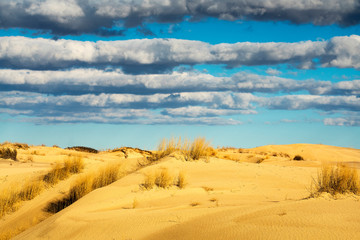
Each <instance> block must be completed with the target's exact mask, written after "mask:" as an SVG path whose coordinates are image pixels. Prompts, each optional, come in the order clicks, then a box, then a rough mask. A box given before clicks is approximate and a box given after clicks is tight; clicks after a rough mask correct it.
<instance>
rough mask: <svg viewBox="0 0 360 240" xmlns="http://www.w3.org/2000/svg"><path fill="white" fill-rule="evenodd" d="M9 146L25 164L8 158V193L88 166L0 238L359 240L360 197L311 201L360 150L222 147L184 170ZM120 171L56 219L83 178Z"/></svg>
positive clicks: (110, 156) (357, 159)
mask: <svg viewBox="0 0 360 240" xmlns="http://www.w3.org/2000/svg"><path fill="white" fill-rule="evenodd" d="M3 147H11V148H14V149H17V161H14V160H11V159H1V158H0V190H2V191H3V193H5V192H6V191H8V187H9V186H14V188H15V186H17V187H19V186H21V185H23V184H24V182H25V181H35V180H34V179H42V178H43V176H44V175H45V174H47V173H48V172H49V171H51V170H52V169H54V166H55V163H56V162H59V163H60V164H62V163H63V161H64V160H67V159H72V158H73V157H77V158H81V159H82V160H83V162H84V164H85V165H84V166H85V167H84V169H83V170H81V173H71V174H69V175H68V176H67V177H66V178H64V179H62V180H60V181H59V182H58V183H56V184H54V185H51V186H50V185H47V184H45V183H44V184H45V185H44V186H45V187H44V188H43V190H42V191H41V192H40V193H39V195H37V196H36V197H35V198H33V199H32V200H28V201H21V202H19V203H17V204H16V206H15V207H14V209H13V210H12V211H11V212H8V213H7V214H5V215H4V216H2V217H1V220H0V233H1V234H0V239H7V238H10V237H14V239H133V240H135V239H154V240H155V239H156V240H159V239H164V240H165V239H360V227H359V226H360V202H359V200H360V197H359V196H358V195H355V194H350V193H348V194H341V195H334V196H333V195H331V194H329V193H323V194H320V195H319V196H318V197H315V198H311V197H309V196H310V191H311V190H310V187H311V184H312V181H313V179H316V178H317V175H318V173H319V171H320V169H321V167H322V166H323V165H324V164H337V163H339V162H340V163H342V164H345V165H347V166H349V167H350V168H355V169H357V170H356V171H359V170H358V169H359V166H360V150H359V149H351V148H342V147H334V146H327V145H314V144H292V145H269V146H262V147H257V148H252V149H235V148H222V149H213V150H211V151H209V152H208V153H207V156H202V157H200V159H199V160H196V161H186V160H189V159H187V158H186V157H184V152H183V151H180V150H175V151H174V152H171V153H170V154H169V155H167V156H164V157H161V158H157V157H156V156H160V155H156V154H157V153H156V152H154V151H153V152H151V151H143V150H140V149H134V148H121V149H116V150H114V151H99V152H98V153H96V152H95V151H93V152H83V151H77V150H79V149H76V148H74V149H61V148H59V147H45V146H30V147H29V148H20V147H18V146H15V145H11V144H8V145H6V146H5V145H4V146H3ZM80 150H81V149H80ZM295 156H300V157H301V159H302V160H294V158H295ZM109 164H110V165H109ZM111 164H112V165H111ZM114 164H118V165H116V166H118V168H119V169H117V171H118V176H117V178H116V179H118V180H116V179H114V182H113V183H111V184H109V185H107V186H104V187H97V188H94V189H92V190H93V191H91V192H90V193H88V194H86V195H85V196H84V197H82V198H80V199H79V200H77V201H75V202H74V203H72V204H71V205H70V206H68V207H66V208H65V209H63V210H61V211H59V212H57V213H54V212H51V211H48V209H49V204H50V203H54V202H56V201H59V200H62V199H65V198H66V197H68V196H69V189H70V188H71V187H73V186H75V185H76V184H78V183H79V181H80V180H79V179H81V178H83V179H84V176H86V178H88V179H89V178H92V180H91V181H92V182H91V183H89V184H90V185H91V186H95V185H96V184H95V183H94V182H95V179H96V176H99V174H100V175H101V172H102V171H103V169H105V167H106V166H115V165H114ZM59 166H60V165H59ZM61 166H62V165H61ZM180 178H181V181H183V182H182V183H183V184H184V185H179V181H180ZM151 181H152V182H151ZM149 183H151V184H150V185H151V187H149V186H150V185H149ZM162 184H165V185H164V186H166V187H165V188H163V187H161V186H163V185H162ZM90 185H88V187H89V186H90ZM91 186H90V188H91Z"/></svg>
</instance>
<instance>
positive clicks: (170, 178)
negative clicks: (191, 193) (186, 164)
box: [141, 168, 186, 190]
mask: <svg viewBox="0 0 360 240" xmlns="http://www.w3.org/2000/svg"><path fill="white" fill-rule="evenodd" d="M185 185H186V180H185V174H184V173H183V172H180V173H179V175H178V176H177V177H176V176H174V175H172V174H170V172H169V170H168V169H167V168H163V169H161V170H157V171H156V172H155V173H147V174H145V179H144V183H143V184H141V186H142V187H144V188H145V189H147V190H150V189H152V188H154V187H155V186H157V187H160V188H169V187H171V186H177V187H179V188H184V187H185Z"/></svg>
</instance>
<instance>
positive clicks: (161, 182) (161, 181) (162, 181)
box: [155, 168, 174, 188]
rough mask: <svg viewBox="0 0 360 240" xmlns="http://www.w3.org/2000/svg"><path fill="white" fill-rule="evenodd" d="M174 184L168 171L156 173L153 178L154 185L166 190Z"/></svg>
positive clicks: (163, 170)
mask: <svg viewBox="0 0 360 240" xmlns="http://www.w3.org/2000/svg"><path fill="white" fill-rule="evenodd" d="M173 183H174V177H173V176H171V175H170V173H169V170H168V169H166V168H164V169H162V170H160V171H159V172H157V174H156V176H155V185H156V186H158V187H161V188H168V187H170V186H171V185H172V184H173Z"/></svg>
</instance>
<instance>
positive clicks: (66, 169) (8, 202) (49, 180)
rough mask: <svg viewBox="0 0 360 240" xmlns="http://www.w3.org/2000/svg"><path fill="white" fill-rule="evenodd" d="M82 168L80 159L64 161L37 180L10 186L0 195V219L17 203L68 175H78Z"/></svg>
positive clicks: (14, 207)
mask: <svg viewBox="0 0 360 240" xmlns="http://www.w3.org/2000/svg"><path fill="white" fill-rule="evenodd" d="M83 168H84V162H83V160H82V158H79V157H75V158H70V159H68V160H65V161H64V164H63V165H61V164H59V163H57V164H55V165H54V166H53V167H52V169H51V170H50V171H49V172H48V173H47V174H45V175H44V176H43V177H41V178H39V179H30V180H27V181H25V184H23V185H21V186H20V185H19V186H10V187H9V188H8V189H5V190H4V191H2V194H0V217H1V216H3V215H5V214H6V213H7V212H11V211H14V210H15V209H16V208H17V207H18V206H19V203H20V202H22V201H28V200H31V199H33V198H35V197H36V196H37V195H39V194H40V193H41V192H42V191H43V190H44V188H45V187H46V185H50V186H51V185H54V184H56V183H58V182H59V181H60V180H63V179H65V178H67V177H68V176H69V175H70V174H74V173H79V172H80V171H81V170H82V169H83Z"/></svg>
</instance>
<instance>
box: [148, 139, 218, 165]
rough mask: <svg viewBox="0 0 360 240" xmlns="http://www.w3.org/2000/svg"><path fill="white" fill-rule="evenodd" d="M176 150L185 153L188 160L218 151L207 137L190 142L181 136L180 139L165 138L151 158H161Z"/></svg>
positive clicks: (154, 159) (213, 154) (153, 159)
mask: <svg viewBox="0 0 360 240" xmlns="http://www.w3.org/2000/svg"><path fill="white" fill-rule="evenodd" d="M175 151H179V152H181V153H183V154H184V156H185V160H186V161H190V160H198V159H200V158H201V157H206V156H215V155H216V151H215V150H214V149H213V148H212V147H211V146H210V144H209V142H207V141H206V140H205V138H196V139H195V140H194V141H193V142H190V141H189V140H188V139H184V140H182V139H181V137H179V138H178V139H176V138H171V139H170V140H166V139H163V140H162V141H161V142H160V144H159V145H158V148H157V151H156V153H155V154H153V156H152V157H151V158H150V160H152V161H156V160H159V159H161V158H163V157H166V156H168V155H170V154H171V153H173V152H175Z"/></svg>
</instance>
